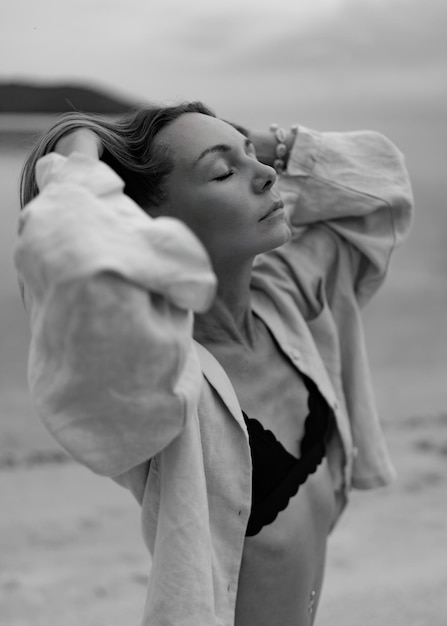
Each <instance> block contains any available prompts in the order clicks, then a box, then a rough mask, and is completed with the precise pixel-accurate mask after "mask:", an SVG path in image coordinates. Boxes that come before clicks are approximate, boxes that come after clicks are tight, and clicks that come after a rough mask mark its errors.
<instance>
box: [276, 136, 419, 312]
mask: <svg viewBox="0 0 447 626" xmlns="http://www.w3.org/2000/svg"><path fill="white" fill-rule="evenodd" d="M279 185H280V189H281V193H282V196H283V198H284V201H285V207H286V211H287V214H288V219H289V222H290V225H291V228H292V241H291V242H290V243H289V244H287V245H286V246H284V247H283V249H282V251H281V256H282V257H283V258H284V257H286V261H287V262H288V264H289V266H290V267H291V266H293V265H294V264H296V263H299V264H301V263H302V256H303V255H302V252H303V249H304V250H305V254H306V256H307V260H306V263H307V264H308V269H309V272H310V275H309V277H308V278H309V281H311V280H312V275H314V278H315V279H316V280H319V281H320V282H321V280H324V276H325V275H326V274H329V273H331V272H333V265H334V259H335V257H337V256H338V255H339V254H347V255H349V266H350V280H351V282H352V287H353V289H354V292H355V295H356V298H357V301H358V302H359V304H360V305H363V304H365V303H366V302H367V301H368V300H369V299H370V298H371V296H372V295H373V294H374V293H375V291H376V290H377V289H378V288H379V286H380V285H381V284H382V282H383V280H384V278H385V276H386V274H387V270H388V267H389V262H390V257H391V254H392V251H393V250H394V249H395V248H396V246H397V245H399V244H400V243H401V241H402V240H403V239H404V237H405V235H406V234H407V233H408V230H409V227H410V223H411V218H412V209H413V196H412V190H411V185H410V182H409V177H408V173H407V171H406V168H405V164H404V158H403V155H402V154H401V153H400V151H399V150H398V149H397V148H396V147H395V146H394V145H393V143H392V142H390V141H389V140H388V139H387V138H386V137H384V136H383V135H381V134H379V133H376V132H372V131H358V132H347V133H319V132H317V131H313V130H310V129H306V128H300V129H299V132H298V134H297V137H296V140H295V143H294V145H293V147H292V150H291V154H290V159H289V163H288V167H287V171H286V173H285V174H284V175H283V176H281V178H280V181H279ZM343 247H344V248H346V250H345V251H344V252H343V251H341V248H343ZM297 248H300V250H297ZM312 268H313V269H312ZM291 269H293V268H292V267H291Z"/></svg>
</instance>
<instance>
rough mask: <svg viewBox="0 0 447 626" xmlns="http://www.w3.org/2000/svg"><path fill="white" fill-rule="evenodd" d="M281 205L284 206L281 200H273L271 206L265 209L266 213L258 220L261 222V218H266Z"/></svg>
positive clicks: (279, 208)
mask: <svg viewBox="0 0 447 626" xmlns="http://www.w3.org/2000/svg"><path fill="white" fill-rule="evenodd" d="M283 207H284V202H283V201H282V200H275V202H274V203H273V204H272V206H271V207H270V209H269V210H268V211H267V213H266V214H265V215H263V216H262V217H261V219H260V220H259V221H260V222H262V220H265V219H267V218H268V217H270V216H271V215H273V214H274V213H276V211H279V210H281V209H282V208H283Z"/></svg>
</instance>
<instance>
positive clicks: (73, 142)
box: [54, 128, 104, 159]
mask: <svg viewBox="0 0 447 626" xmlns="http://www.w3.org/2000/svg"><path fill="white" fill-rule="evenodd" d="M103 150H104V147H103V145H102V142H101V139H100V138H99V136H98V135H97V134H96V133H94V132H93V131H92V130H90V129H88V128H78V129H76V130H74V131H73V132H70V133H68V134H67V135H64V136H63V137H62V138H61V139H59V141H58V142H57V143H56V145H55V147H54V151H55V152H57V153H58V154H61V155H62V156H67V157H68V156H69V155H70V154H71V153H72V152H80V153H81V154H84V155H86V156H90V157H93V158H94V159H100V158H101V155H102V153H103Z"/></svg>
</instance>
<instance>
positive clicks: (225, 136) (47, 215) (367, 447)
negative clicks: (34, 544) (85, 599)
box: [16, 103, 411, 626]
mask: <svg viewBox="0 0 447 626" xmlns="http://www.w3.org/2000/svg"><path fill="white" fill-rule="evenodd" d="M79 128H81V130H78V131H77V132H72V131H76V129H79ZM54 149H56V153H55V152H52V150H54ZM57 152H59V154H57ZM47 153H49V154H47ZM44 154H46V156H43V155H44ZM42 156H43V158H40V160H39V157H42ZM99 157H100V159H101V160H99ZM273 165H275V168H276V170H277V171H275V168H273V167H272V166H273ZM35 171H36V172H37V173H36V177H37V183H36V182H35V177H34V172H35ZM117 174H118V175H119V176H117ZM36 185H37V186H36ZM124 185H125V187H124V192H125V193H123V186H124ZM37 187H38V188H39V190H40V193H39V195H37V197H36V198H35V199H34V200H32V201H31V202H30V200H31V198H32V197H33V196H34V195H36V193H37ZM22 198H23V203H24V204H26V205H27V206H26V207H25V209H24V211H23V212H22V215H21V219H20V241H19V244H18V249H17V253H16V264H17V268H18V271H19V275H20V278H21V281H22V283H23V285H24V295H25V302H26V305H27V308H28V309H29V311H30V318H31V329H32V340H31V348H30V361H29V380H30V386H31V390H32V393H33V397H34V399H35V403H36V407H37V410H38V412H39V414H40V416H41V417H42V419H43V421H44V422H45V424H46V425H47V426H48V428H49V429H50V431H51V432H52V433H53V434H54V436H55V437H56V438H57V439H58V441H59V442H60V443H61V444H62V445H63V446H64V447H65V448H66V449H67V450H68V451H69V452H70V453H71V454H72V455H73V456H74V457H75V458H76V459H78V460H79V461H81V462H82V463H85V464H86V465H88V466H89V467H91V468H92V469H93V470H94V471H96V472H99V473H101V474H104V475H108V476H111V477H112V478H113V479H114V480H116V481H117V482H118V483H120V484H122V485H124V486H126V487H128V488H129V489H130V490H131V491H132V492H133V493H134V495H135V497H136V498H137V500H138V501H139V503H140V504H141V507H142V528H143V536H144V539H145V542H146V544H147V546H148V549H149V550H150V553H151V555H152V569H151V574H150V579H149V588H148V595H147V603H146V609H145V616H144V624H147V625H149V624H150V625H151V626H157V625H160V626H161V625H169V626H171V625H172V626H179V625H191V626H211V625H212V624H215V625H218V624H219V625H225V626H230V625H233V624H235V625H236V626H266V625H268V626H273V625H278V626H307V625H308V624H312V623H313V620H314V616H315V611H316V607H317V604H318V599H319V595H320V590H321V585H322V578H323V571H324V562H325V550H326V541H327V537H328V535H329V533H330V531H331V529H332V528H333V526H334V524H335V523H336V521H337V519H338V517H339V515H340V513H341V511H342V509H343V508H344V506H345V504H346V500H347V495H348V492H349V490H350V488H351V486H355V487H359V488H372V487H375V486H379V485H383V484H386V483H387V482H389V480H390V479H391V478H392V475H393V468H392V466H391V463H390V461H389V458H388V455H387V452H386V448H385V444H384V442H383V438H382V434H381V430H380V426H379V423H378V419H377V415H376V410H375V407H374V400H373V395H372V390H371V382H370V377H369V373H368V365H367V358H366V353H365V347H364V340H363V333H362V325H361V319H360V313H359V309H360V306H361V305H363V304H364V303H365V302H366V301H367V300H368V299H369V298H370V297H371V296H372V294H373V293H374V292H375V291H376V289H377V288H378V286H379V285H380V284H381V283H382V281H383V279H384V277H385V274H386V270H387V267H388V263H389V256H390V253H391V251H392V249H393V248H394V246H395V245H396V244H397V243H398V242H399V241H400V240H401V238H402V236H403V234H404V232H405V231H406V230H407V228H408V224H409V219H410V209H411V192H410V188H409V184H408V179H407V175H406V172H405V169H404V167H403V163H402V157H401V155H400V153H399V152H398V151H397V150H396V149H395V147H394V146H393V145H392V144H391V143H390V142H389V141H388V140H386V139H385V138H384V137H382V136H381V135H378V134H376V133H371V132H358V133H325V134H320V133H317V132H314V131H310V130H308V129H305V128H299V129H296V128H292V129H291V130H290V131H288V132H287V133H286V132H283V131H278V130H276V129H275V128H273V130H268V131H266V132H257V133H252V132H247V133H245V134H244V133H242V132H240V129H238V128H236V127H234V126H232V125H230V124H228V123H226V122H224V121H222V120H220V119H218V118H216V117H214V115H213V114H212V113H211V111H209V109H207V108H206V107H204V106H203V105H201V104H199V103H190V104H186V105H180V106H177V107H167V108H160V109H151V110H144V111H140V112H138V113H136V114H135V115H131V116H128V117H126V118H123V119H122V120H120V121H118V122H116V123H110V122H105V121H102V120H100V119H98V118H92V117H89V116H76V115H74V116H73V115H72V116H70V117H68V118H65V119H63V120H62V121H61V122H60V123H59V124H58V125H56V127H55V128H54V129H53V130H52V131H50V132H49V133H48V134H47V135H46V136H45V137H44V138H43V139H42V141H41V143H40V144H38V146H37V147H36V148H35V150H34V152H33V153H32V154H31V156H30V158H29V160H28V162H27V164H26V166H25V170H24V178H23V185H22ZM141 209H142V210H141Z"/></svg>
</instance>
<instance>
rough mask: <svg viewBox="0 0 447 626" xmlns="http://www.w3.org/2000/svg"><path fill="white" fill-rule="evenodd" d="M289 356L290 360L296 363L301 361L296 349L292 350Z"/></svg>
mask: <svg viewBox="0 0 447 626" xmlns="http://www.w3.org/2000/svg"><path fill="white" fill-rule="evenodd" d="M290 356H291V357H292V360H293V361H296V362H297V363H299V362H300V361H301V355H300V353H299V352H298V350H292V351H291V353H290Z"/></svg>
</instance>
